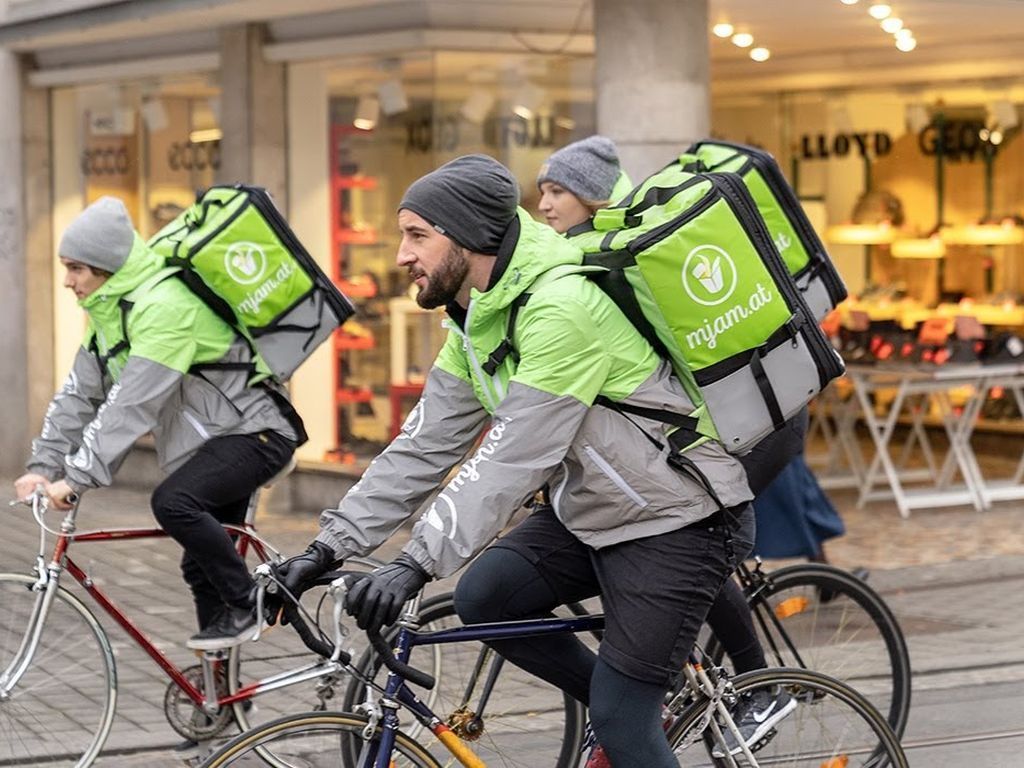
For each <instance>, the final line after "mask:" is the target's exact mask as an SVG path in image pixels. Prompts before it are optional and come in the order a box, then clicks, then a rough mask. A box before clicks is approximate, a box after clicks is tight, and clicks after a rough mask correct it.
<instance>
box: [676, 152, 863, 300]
mask: <svg viewBox="0 0 1024 768" xmlns="http://www.w3.org/2000/svg"><path fill="white" fill-rule="evenodd" d="M686 154H687V155H691V156H693V158H694V161H695V162H694V165H693V166H691V169H692V170H698V171H733V172H734V173H737V174H739V175H740V177H741V178H742V179H743V183H744V184H745V185H746V187H747V191H748V192H750V195H751V197H753V198H754V203H755V204H756V205H757V209H758V212H759V213H760V214H761V216H762V217H763V218H764V222H765V225H766V226H767V228H768V232H769V233H770V234H771V237H772V242H774V243H775V247H776V249H777V250H778V251H779V255H780V256H782V261H783V262H785V264H786V268H787V269H788V270H789V273H790V274H791V275H792V276H793V279H794V280H795V281H796V284H797V287H798V288H799V289H800V292H801V293H803V295H804V301H806V302H807V306H808V307H809V308H810V310H811V315H812V316H813V317H814V318H816V319H817V320H821V319H822V318H823V317H825V315H826V314H828V313H829V312H830V311H831V310H832V309H833V308H835V306H836V305H837V304H839V302H841V301H842V300H843V299H845V298H846V286H845V285H844V284H843V279H842V278H841V277H840V276H839V273H838V272H837V271H836V268H835V267H834V266H833V264H832V261H831V260H830V259H829V257H828V253H827V252H826V251H825V246H824V245H822V243H821V239H820V238H819V237H818V235H817V233H816V232H815V231H814V228H813V227H812V226H811V222H810V221H808V220H807V215H806V214H805V213H804V211H803V208H802V207H801V206H800V201H799V200H798V199H797V196H796V193H794V192H793V189H792V187H790V186H789V183H788V182H787V181H786V177H785V176H783V175H782V171H781V170H780V169H779V166H778V163H776V162H775V158H773V157H772V156H771V155H770V154H769V153H768V152H765V151H764V150H762V149H757V148H756V147H748V146H746V145H744V144H732V143H729V142H725V141H717V140H710V139H709V140H707V141H700V142H697V143H696V144H694V145H693V146H692V147H690V148H689V149H688V150H686Z"/></svg>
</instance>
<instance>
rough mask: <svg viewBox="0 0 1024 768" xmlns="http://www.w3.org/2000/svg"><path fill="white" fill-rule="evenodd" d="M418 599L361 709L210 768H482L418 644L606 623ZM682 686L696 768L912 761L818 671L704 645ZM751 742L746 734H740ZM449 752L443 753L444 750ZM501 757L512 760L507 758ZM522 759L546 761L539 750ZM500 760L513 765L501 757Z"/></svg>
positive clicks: (286, 733)
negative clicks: (284, 766) (753, 718)
mask: <svg viewBox="0 0 1024 768" xmlns="http://www.w3.org/2000/svg"><path fill="white" fill-rule="evenodd" d="M345 591H346V580H345V578H339V579H337V580H336V581H335V582H334V583H332V585H331V587H330V588H329V592H330V593H331V594H332V596H333V597H334V600H335V609H334V617H335V636H336V640H335V652H334V658H337V659H338V661H339V662H340V663H343V664H345V665H346V666H347V667H348V669H349V671H350V672H351V673H352V674H353V675H356V676H359V675H361V674H362V673H361V672H360V671H359V670H358V669H357V668H355V667H352V666H350V662H351V657H348V658H346V657H347V656H348V655H347V654H345V653H344V652H343V651H341V650H340V646H341V638H342V637H343V630H342V628H341V622H340V617H341V612H342V606H343V602H344V595H345ZM418 614H419V597H416V598H413V600H411V601H410V602H409V603H408V604H407V606H406V611H405V613H404V615H403V616H402V618H401V619H400V620H399V622H398V624H397V625H396V627H397V630H396V633H395V637H394V638H393V639H392V640H391V641H390V642H389V641H388V640H385V639H384V638H383V637H381V636H380V635H376V636H371V637H370V638H369V640H370V643H371V645H372V647H374V648H375V650H376V651H377V653H378V654H379V656H380V658H381V659H382V660H383V662H384V664H385V665H386V666H387V668H388V670H389V673H388V677H387V681H386V683H385V684H384V685H383V686H382V685H380V684H378V683H376V682H374V681H373V680H372V679H371V678H369V677H364V678H363V683H364V685H365V686H366V690H367V696H366V700H365V701H364V702H363V703H362V704H361V705H360V707H359V711H354V712H346V711H341V712H311V713H304V714H298V715H291V716H288V717H284V718H280V719H277V720H274V721H271V722H270V723H266V724H264V725H263V726H260V727H259V728H257V729H255V730H253V731H249V732H247V733H243V734H240V735H239V736H237V737H235V738H234V739H232V740H231V741H230V742H228V743H227V744H225V745H224V746H223V747H222V748H221V749H219V750H218V751H217V752H216V753H214V754H213V755H212V756H211V757H210V758H209V759H208V760H207V761H206V762H205V763H203V766H204V768H225V766H239V767H241V766H247V765H259V764H261V763H260V761H261V760H262V757H261V756H260V751H261V750H266V749H272V750H273V752H274V754H276V755H280V756H285V757H286V758H287V759H288V760H290V761H294V762H295V764H297V765H298V764H301V765H303V766H327V765H331V766H338V765H344V766H346V768H369V767H370V766H376V767H377V768H384V767H385V766H417V767H419V768H436V767H437V766H440V765H442V762H441V761H442V760H443V759H444V757H445V755H447V756H451V757H454V758H455V759H456V760H458V762H460V763H461V764H463V765H465V766H467V767H468V768H484V766H485V765H486V763H485V762H483V761H481V760H480V759H479V757H478V756H477V755H476V754H475V753H474V752H473V750H472V749H471V748H470V747H469V746H468V745H467V743H466V741H465V740H464V739H463V738H460V736H459V735H457V734H456V732H455V731H454V730H453V729H452V728H451V727H449V725H447V724H445V723H444V722H443V721H442V720H441V718H440V717H438V715H436V714H435V713H434V712H433V711H432V710H431V709H430V707H429V706H428V705H427V704H425V703H424V702H423V701H422V700H421V699H420V698H419V697H418V696H417V695H416V694H415V693H414V692H413V691H412V690H411V689H410V688H409V687H408V685H407V683H412V684H413V685H417V686H419V687H422V688H425V689H428V690H429V689H432V688H433V687H434V685H435V682H436V681H435V679H434V678H433V677H432V676H431V675H429V674H426V673H424V672H422V671H420V670H417V669H415V668H413V667H411V666H409V663H408V662H409V658H410V654H411V652H412V650H413V648H415V647H419V646H427V647H429V646H435V645H439V644H450V643H460V642H472V643H477V642H488V641H494V640H500V639H511V638H515V637H525V636H534V637H536V636H545V635H553V634H560V633H565V632H593V631H599V630H600V628H601V627H602V626H603V616H601V615H592V616H584V617H574V618H569V619H563V618H547V619H536V620H526V621H511V622H497V623H490V624H477V625H466V626H462V627H456V628H453V629H443V630H435V631H426V632H424V631H420V630H417V629H415V626H416V623H417V617H418ZM683 675H684V680H685V684H684V686H683V687H682V688H681V689H680V690H679V691H678V692H676V693H675V694H674V695H673V696H672V699H671V701H670V702H669V712H670V714H671V717H672V724H671V727H670V728H669V729H668V732H667V738H668V739H669V743H670V745H671V746H672V748H673V750H674V751H675V752H676V754H677V755H678V756H679V757H680V759H681V760H684V761H685V764H687V765H716V766H723V765H725V766H732V767H733V768H738V767H739V766H751V767H753V766H761V765H765V766H767V765H772V766H778V765H788V766H798V765H814V766H819V767H820V766H825V767H826V768H840V766H841V767H842V768H853V766H862V767H870V768H884V767H885V766H892V768H905V766H906V765H907V762H906V757H905V755H904V754H903V751H902V748H901V747H900V745H899V742H898V740H897V739H896V737H895V735H894V734H893V733H892V730H891V729H890V728H889V726H888V724H887V723H886V721H885V719H884V718H883V717H882V716H881V715H880V714H879V713H878V711H877V710H876V709H874V707H872V706H871V704H870V703H869V702H868V701H867V700H866V699H864V698H863V697H862V696H861V695H860V694H858V693H857V692H856V691H854V690H853V689H852V688H850V687H849V686H847V685H845V684H844V683H841V682H839V681H837V680H834V679H832V678H829V677H827V676H825V675H821V674H819V673H815V672H810V671H807V670H801V669H785V668H783V669H771V670H760V671H757V672H752V673H747V674H743V675H738V676H736V677H735V678H731V677H730V676H729V675H728V674H727V673H726V671H725V670H724V669H722V668H719V667H714V666H706V665H705V661H704V658H703V657H702V654H700V652H699V650H696V649H695V651H694V653H693V654H692V655H691V657H690V660H689V662H688V663H687V665H686V667H685V668H684V670H683ZM777 686H783V687H784V688H785V689H786V690H787V692H789V694H790V695H791V696H793V697H794V698H795V699H796V700H797V702H798V704H797V706H796V708H795V709H794V711H793V712H792V713H790V714H789V715H788V716H787V717H786V718H785V719H784V720H782V721H781V722H779V723H777V724H776V725H775V727H773V728H772V729H771V730H770V731H769V732H768V733H766V734H765V735H764V736H763V737H762V739H761V740H760V741H759V742H758V743H757V744H755V745H753V746H752V747H749V748H748V747H746V746H742V747H740V748H738V750H735V752H736V753H735V754H732V752H733V751H734V750H730V749H729V748H728V747H727V746H725V744H726V742H725V741H724V733H725V732H726V731H731V732H732V733H733V735H734V737H735V738H737V739H739V734H738V731H737V730H736V725H735V723H734V722H733V720H732V716H731V714H730V710H731V707H732V705H733V704H734V702H735V700H736V697H738V696H741V695H744V694H748V693H750V692H752V691H755V690H759V689H768V690H772V691H774V690H776V687H777ZM399 711H402V712H404V713H406V714H407V715H410V716H412V717H413V718H414V719H415V721H416V722H418V723H419V724H420V725H421V726H422V727H423V730H424V732H425V733H429V734H431V735H432V736H433V737H435V738H436V739H437V743H436V744H434V745H427V744H424V743H423V742H421V741H419V740H417V739H415V738H412V737H411V736H409V735H408V734H407V733H405V732H403V731H401V730H400V726H401V721H400V718H399V714H398V713H399ZM739 743H742V739H739ZM439 746H440V747H443V748H444V750H445V753H444V754H443V755H440V756H439V754H438V752H439V751H440V750H439V749H438V747H439ZM502 758H504V756H502ZM525 759H527V760H529V761H532V762H531V764H534V765H535V764H537V762H536V760H537V758H536V756H533V757H530V756H526V757H525ZM502 763H503V764H504V763H505V760H504V759H502Z"/></svg>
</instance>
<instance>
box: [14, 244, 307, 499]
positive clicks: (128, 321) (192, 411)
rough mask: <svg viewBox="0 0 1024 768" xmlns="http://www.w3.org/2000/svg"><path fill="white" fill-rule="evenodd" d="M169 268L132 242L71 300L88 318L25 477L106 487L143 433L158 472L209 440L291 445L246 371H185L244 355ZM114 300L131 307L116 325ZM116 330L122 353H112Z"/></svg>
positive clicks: (286, 428)
mask: <svg viewBox="0 0 1024 768" xmlns="http://www.w3.org/2000/svg"><path fill="white" fill-rule="evenodd" d="M173 271H174V270H168V269H167V268H166V267H165V265H164V261H163V259H162V258H161V257H160V256H158V255H157V254H155V253H153V252H152V251H151V250H149V248H147V247H146V244H145V242H143V240H142V239H141V238H140V237H139V236H138V235H136V237H135V244H134V246H133V247H132V251H131V253H130V254H129V256H128V259H127V260H126V261H125V263H124V266H122V267H121V269H119V270H118V271H117V272H115V273H114V274H113V275H112V276H111V277H110V279H109V280H107V281H106V282H105V283H104V284H103V285H102V286H100V288H99V289H98V290H97V291H95V292H94V293H92V294H90V295H89V296H87V297H86V298H84V299H82V300H81V301H80V302H79V304H80V306H81V307H82V308H83V309H84V310H85V311H86V314H87V315H88V318H89V323H88V329H87V331H86V337H85V342H84V343H83V345H82V347H81V348H80V349H79V350H78V353H77V355H76V356H75V360H74V364H73V365H72V369H71V373H70V374H69V376H68V378H67V380H66V381H65V383H64V386H63V387H62V388H61V390H60V391H59V392H58V393H57V394H56V395H55V396H54V398H53V400H52V401H51V402H50V406H49V408H48V409H47V411H46V417H45V419H44V420H43V429H42V433H41V434H40V436H39V437H38V438H36V439H35V440H34V441H33V442H32V456H31V459H30V460H29V462H28V469H29V471H32V472H38V473H39V474H41V475H44V476H45V477H48V478H50V479H51V480H56V479H58V478H61V477H63V478H64V479H66V480H67V482H68V484H69V485H70V486H71V487H72V488H73V489H75V490H76V491H82V490H85V489H87V488H95V487H98V486H106V485H110V483H111V480H112V479H113V475H114V473H115V472H116V471H117V468H118V467H119V466H120V464H121V461H122V460H123V459H124V457H125V455H126V454H127V453H128V450H129V449H130V448H131V447H132V445H133V444H134V443H135V441H136V440H137V439H138V438H140V437H141V436H142V435H144V434H146V433H147V432H152V433H153V437H154V438H155V442H156V450H157V458H158V460H159V462H160V465H161V467H163V468H164V469H165V470H167V471H173V470H174V469H175V468H176V467H178V466H179V465H180V464H182V463H183V462H184V461H185V460H186V459H188V458H189V457H190V456H191V455H192V454H193V453H194V452H195V451H196V450H197V449H198V448H199V446H201V445H202V444H203V443H205V442H206V441H207V440H209V439H210V438H212V437H219V436H221V435H232V434H243V433H253V432H260V431H262V430H273V431H275V432H279V433H280V434H281V435H283V436H285V437H288V438H290V439H293V440H294V439H295V437H296V436H295V432H294V430H293V429H292V428H291V426H290V425H289V423H288V422H287V420H286V419H285V418H284V416H283V415H282V413H281V410H280V408H279V407H278V405H277V404H276V403H275V402H274V400H273V399H272V398H271V397H270V395H268V394H267V391H266V390H265V389H263V388H262V387H254V386H250V384H252V383H255V380H253V381H250V373H249V372H248V371H246V370H221V369H208V370H204V371H203V372H202V375H201V376H198V375H190V374H189V370H190V368H192V366H193V365H195V364H200V363H221V362H228V363H246V362H248V361H249V360H250V359H251V356H250V351H249V347H248V345H247V344H245V343H244V342H243V341H241V340H240V339H239V338H238V337H237V335H236V334H235V332H234V331H233V330H232V329H231V328H230V327H229V326H228V325H227V323H225V322H224V321H223V320H221V319H220V318H219V317H217V315H216V314H215V313H214V312H213V311H212V310H211V309H210V308H209V307H207V306H206V304H204V303H203V302H202V300H201V299H199V298H198V297H197V296H196V295H195V294H194V293H192V291H191V290H189V288H188V287H187V286H186V285H185V284H184V283H182V282H181V281H180V280H178V279H176V278H173V277H171V275H172V273H173ZM122 299H127V300H129V301H132V302H134V303H133V305H132V307H131V309H130V311H128V312H127V313H126V314H125V315H124V323H125V325H124V326H122V314H123V313H122V309H121V306H120V301H121V300H122ZM125 328H126V329H127V335H128V340H129V341H130V347H128V348H124V349H121V350H120V351H117V350H116V349H115V348H116V347H117V345H118V344H119V342H121V341H122V340H123V339H124V330H125ZM111 350H114V351H115V353H114V354H112V355H111V354H110V353H111ZM108 355H110V356H109V358H108V359H107V356H108ZM263 375H265V374H262V373H258V374H257V376H256V379H258V378H260V376H263ZM267 385H268V386H274V385H273V384H271V383H270V382H267Z"/></svg>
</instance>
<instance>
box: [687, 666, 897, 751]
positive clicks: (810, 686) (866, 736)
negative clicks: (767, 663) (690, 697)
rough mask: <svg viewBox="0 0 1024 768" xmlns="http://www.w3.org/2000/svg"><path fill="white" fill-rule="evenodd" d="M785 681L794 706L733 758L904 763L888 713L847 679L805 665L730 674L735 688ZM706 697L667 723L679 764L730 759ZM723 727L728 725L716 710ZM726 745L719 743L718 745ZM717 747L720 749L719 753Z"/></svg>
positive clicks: (774, 685) (773, 685) (750, 688)
mask: <svg viewBox="0 0 1024 768" xmlns="http://www.w3.org/2000/svg"><path fill="white" fill-rule="evenodd" d="M777 686H782V687H783V688H784V689H785V690H786V691H787V692H788V693H789V695H790V696H792V697H793V698H794V699H795V700H796V707H795V709H794V710H793V711H792V712H790V713H789V715H787V716H786V717H785V718H784V719H783V720H781V721H780V722H778V723H776V724H775V726H774V727H773V728H771V730H769V731H768V732H767V733H766V734H765V735H764V736H763V737H762V739H761V740H760V741H759V742H758V743H757V744H755V745H753V747H752V748H751V751H752V752H753V756H754V758H755V760H754V762H751V761H750V760H749V759H748V758H747V757H746V756H745V755H744V754H743V753H742V752H740V753H738V754H736V755H733V756H732V759H733V760H735V762H736V765H737V766H739V767H741V768H742V766H749V767H750V768H753V767H754V766H769V765H770V766H772V768H906V766H907V759H906V756H905V755H904V754H903V749H902V747H900V744H899V741H898V740H897V738H896V736H895V734H893V732H892V729H891V728H890V727H889V724H888V723H887V722H886V721H885V718H883V717H882V715H881V714H879V712H878V710H877V709H875V708H874V707H873V706H872V705H871V703H870V702H869V701H868V700H867V699H866V698H864V696H862V695H861V694H859V693H857V691H855V690H853V688H851V687H850V686H848V685H846V684H845V683H842V682H840V681H838V680H836V679H834V678H831V677H828V676H826V675H822V674H819V673H817V672H811V671H808V670H805V669H789V668H784V667H783V668H778V669H761V670H757V671H756V672H748V673H746V674H743V675H738V676H736V677H735V678H734V679H733V680H732V688H733V690H734V691H735V693H736V695H744V694H750V693H752V692H754V691H757V690H766V689H767V690H768V691H775V690H776V689H777ZM709 706H713V705H712V704H711V703H710V702H709V701H708V699H707V697H705V696H703V695H701V696H700V697H699V699H698V700H697V701H696V702H695V703H694V704H692V705H691V706H689V707H687V709H685V710H684V711H683V713H682V714H681V715H680V716H679V717H678V718H677V720H676V721H675V723H674V724H673V725H672V728H671V729H670V730H669V733H668V739H669V744H671V745H672V749H673V751H675V753H676V756H677V758H678V759H679V763H680V765H685V766H687V768H697V767H698V766H712V765H713V766H721V765H726V764H727V761H726V759H725V757H724V753H725V751H727V750H722V748H721V747H719V746H718V740H717V738H716V737H715V736H714V735H713V729H712V727H711V724H710V722H709V721H708V720H707V712H708V708H709ZM711 720H712V721H713V722H715V723H716V724H717V725H718V726H719V728H720V729H724V728H726V727H727V726H726V725H725V724H724V722H723V719H722V716H721V715H720V714H719V713H717V712H715V713H714V714H713V717H712V718H711ZM716 750H721V751H716ZM718 755H720V756H718Z"/></svg>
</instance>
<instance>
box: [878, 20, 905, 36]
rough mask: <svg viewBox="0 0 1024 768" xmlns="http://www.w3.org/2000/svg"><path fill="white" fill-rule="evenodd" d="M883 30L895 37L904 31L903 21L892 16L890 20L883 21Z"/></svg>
mask: <svg viewBox="0 0 1024 768" xmlns="http://www.w3.org/2000/svg"><path fill="white" fill-rule="evenodd" d="M882 29H884V30H885V31H886V32H888V33H889V34H890V35H895V34H896V33H897V32H899V31H900V30H901V29H903V19H901V18H898V17H896V16H890V17H889V18H888V19H882Z"/></svg>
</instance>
